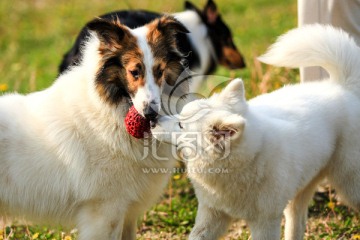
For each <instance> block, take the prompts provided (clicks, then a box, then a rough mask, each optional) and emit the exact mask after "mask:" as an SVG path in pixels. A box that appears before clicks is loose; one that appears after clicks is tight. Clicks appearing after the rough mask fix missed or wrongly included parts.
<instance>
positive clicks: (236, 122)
mask: <svg viewBox="0 0 360 240" xmlns="http://www.w3.org/2000/svg"><path fill="white" fill-rule="evenodd" d="M244 127H245V119H244V118H243V117H241V116H240V115H237V114H232V115H230V116H227V117H225V118H224V119H222V120H220V121H217V122H216V123H215V124H213V125H212V130H211V131H210V132H211V138H210V140H212V141H214V142H218V141H219V140H226V139H237V138H239V137H240V136H241V135H242V133H243V130H244Z"/></svg>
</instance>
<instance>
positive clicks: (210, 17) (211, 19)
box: [203, 0, 219, 24]
mask: <svg viewBox="0 0 360 240" xmlns="http://www.w3.org/2000/svg"><path fill="white" fill-rule="evenodd" d="M203 16H204V17H205V20H206V22H207V23H208V24H214V23H215V22H216V20H217V18H218V17H219V13H218V10H217V7H216V4H215V2H214V1H213V0H208V2H207V3H206V5H205V7H204V10H203Z"/></svg>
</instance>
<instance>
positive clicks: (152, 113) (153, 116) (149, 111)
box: [144, 107, 158, 121]
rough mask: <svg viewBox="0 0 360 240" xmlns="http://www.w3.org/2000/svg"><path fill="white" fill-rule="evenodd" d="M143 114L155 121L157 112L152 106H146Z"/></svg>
mask: <svg viewBox="0 0 360 240" xmlns="http://www.w3.org/2000/svg"><path fill="white" fill-rule="evenodd" d="M144 116H145V118H147V119H149V120H152V121H155V120H156V118H157V116H158V112H157V111H155V110H154V109H153V108H152V107H147V108H145V110H144Z"/></svg>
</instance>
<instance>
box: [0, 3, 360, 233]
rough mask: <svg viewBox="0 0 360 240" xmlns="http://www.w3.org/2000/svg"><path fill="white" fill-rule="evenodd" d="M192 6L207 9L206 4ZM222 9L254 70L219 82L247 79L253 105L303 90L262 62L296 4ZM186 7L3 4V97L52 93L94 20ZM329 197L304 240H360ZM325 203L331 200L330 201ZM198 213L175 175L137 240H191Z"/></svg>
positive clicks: (15, 228)
mask: <svg viewBox="0 0 360 240" xmlns="http://www.w3.org/2000/svg"><path fill="white" fill-rule="evenodd" d="M193 2H194V3H195V4H196V5H197V6H202V5H203V4H204V2H205V0H201V1H199V0H196V1H193ZM218 2H219V3H218V6H219V9H220V12H221V13H222V16H223V19H224V20H225V21H226V22H227V23H228V25H229V26H230V28H231V29H232V31H233V35H234V39H235V43H236V45H237V46H238V48H239V49H240V51H241V52H242V53H243V54H244V56H245V59H246V63H247V66H248V68H247V69H245V70H239V71H228V70H227V69H224V68H219V69H218V70H217V72H216V73H215V75H221V76H226V77H235V76H236V77H242V78H243V79H244V81H245V84H246V89H247V97H248V98H251V97H253V96H256V95H258V94H260V93H264V92H268V91H271V90H274V89H277V88H279V87H281V86H283V85H284V84H288V83H293V82H298V80H299V76H298V71H297V70H289V69H280V68H274V67H270V66H265V65H262V64H260V63H259V62H258V61H257V60H256V57H257V56H259V55H260V54H262V53H264V52H265V50H266V48H267V47H268V46H269V45H270V44H271V43H272V42H274V40H275V39H276V37H277V36H278V35H280V34H282V33H284V32H285V31H287V30H289V29H291V28H293V27H295V26H296V21H297V19H296V1H289V0H272V1H269V0H252V1H249V0H222V1H219V0H218ZM182 5H183V3H182V1H159V0H152V1H141V2H139V1H137V2H136V3H135V1H129V0H127V1H119V0H108V1H100V0H68V1H66V0H46V1H45V0H26V1H25V0H13V1H11V0H3V1H0V22H1V24H0V91H1V89H3V90H4V88H6V87H7V88H8V90H7V91H9V92H11V91H19V92H22V93H28V92H32V91H35V90H41V89H44V88H46V87H48V86H49V85H51V83H52V82H53V81H54V79H55V78H56V76H57V68H58V65H59V63H60V61H61V59H62V55H63V54H64V53H65V51H67V50H68V49H69V48H70V47H71V45H72V43H73V41H74V39H75V37H76V35H77V33H78V32H79V30H80V29H81V28H82V26H83V25H84V24H85V23H86V22H87V21H88V20H90V19H92V18H93V17H94V16H97V15H99V14H103V13H106V12H109V11H113V10H116V9H128V8H132V9H135V8H142V9H148V10H154V11H160V12H175V11H181V10H182ZM0 167H1V166H0ZM324 196H325V197H323V198H321V199H320V200H319V199H317V200H316V201H314V202H313V203H312V204H311V206H310V219H309V221H308V226H307V232H306V239H351V238H352V239H360V235H359V234H360V228H359V215H358V214H356V213H354V212H353V211H351V210H349V209H348V208H346V207H344V206H343V205H342V204H341V203H339V202H336V200H335V198H334V197H333V196H332V195H329V194H324ZM327 196H332V198H331V200H330V199H329V198H328V197H327ZM329 202H330V204H329ZM196 205H197V201H196V198H195V194H194V191H193V189H192V187H191V185H190V183H189V181H188V180H187V179H186V176H184V175H175V176H174V177H173V178H172V180H171V182H170V183H169V186H168V187H167V189H166V191H165V194H164V195H163V197H162V198H161V199H160V201H159V202H158V204H157V205H155V206H154V207H153V208H152V209H150V210H149V211H148V212H147V213H145V214H144V216H143V217H142V218H141V219H140V220H139V232H138V237H139V239H185V238H186V235H187V234H188V233H189V231H190V230H191V228H192V226H193V224H194V219H195V215H196ZM0 223H1V222H0ZM9 235H10V236H9ZM357 237H358V238H357ZM2 238H3V239H57V240H58V239H71V238H72V239H74V238H76V232H68V233H64V232H63V231H62V229H51V228H48V227H42V226H32V225H21V224H17V223H15V224H13V225H9V226H6V227H5V228H3V229H1V228H0V239H2ZM248 238H249V230H248V228H246V226H245V225H244V224H242V223H236V224H235V225H234V226H232V227H231V229H230V230H229V235H228V237H227V238H226V239H248Z"/></svg>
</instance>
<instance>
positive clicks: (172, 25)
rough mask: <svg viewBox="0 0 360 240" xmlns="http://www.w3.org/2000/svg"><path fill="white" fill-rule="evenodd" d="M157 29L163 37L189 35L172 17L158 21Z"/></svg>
mask: <svg viewBox="0 0 360 240" xmlns="http://www.w3.org/2000/svg"><path fill="white" fill-rule="evenodd" d="M157 29H158V30H159V31H160V32H161V33H163V34H165V35H168V34H169V35H175V34H176V33H189V30H188V29H187V28H186V27H185V26H184V25H183V24H182V23H181V22H179V21H178V20H176V18H174V17H173V16H163V17H161V18H160V19H159V21H158V24H157Z"/></svg>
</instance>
